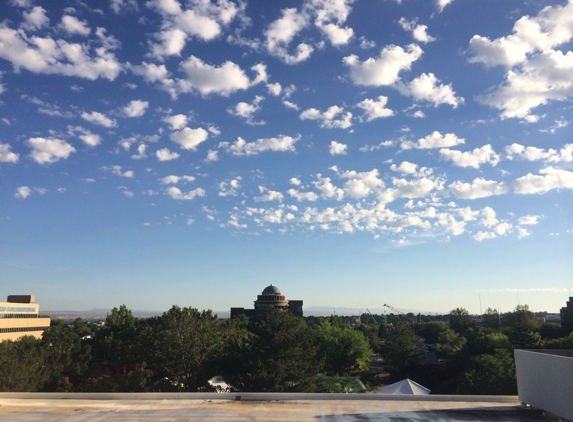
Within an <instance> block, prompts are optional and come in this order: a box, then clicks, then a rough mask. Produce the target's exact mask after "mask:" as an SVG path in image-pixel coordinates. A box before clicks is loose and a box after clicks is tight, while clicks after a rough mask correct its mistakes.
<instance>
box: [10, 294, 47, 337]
mask: <svg viewBox="0 0 573 422" xmlns="http://www.w3.org/2000/svg"><path fill="white" fill-rule="evenodd" d="M39 313H40V305H38V304H37V303H35V297H34V296H33V295H10V296H8V299H7V301H6V302H0V341H4V340H18V339H19V338H20V337H23V336H34V337H36V338H41V337H42V333H43V332H44V330H45V329H46V328H48V327H49V326H50V318H40V316H39Z"/></svg>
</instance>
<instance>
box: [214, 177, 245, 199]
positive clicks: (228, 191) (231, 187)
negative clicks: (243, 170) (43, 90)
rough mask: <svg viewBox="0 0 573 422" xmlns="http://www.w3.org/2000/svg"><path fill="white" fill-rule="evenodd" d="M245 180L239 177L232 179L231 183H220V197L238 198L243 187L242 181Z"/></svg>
mask: <svg viewBox="0 0 573 422" xmlns="http://www.w3.org/2000/svg"><path fill="white" fill-rule="evenodd" d="M242 180H243V179H242V178H241V176H238V177H236V178H234V179H231V180H229V181H223V182H221V183H219V186H218V188H219V193H218V195H219V196H222V197H225V196H237V195H238V194H239V193H238V191H237V190H238V189H239V188H240V187H241V181H242Z"/></svg>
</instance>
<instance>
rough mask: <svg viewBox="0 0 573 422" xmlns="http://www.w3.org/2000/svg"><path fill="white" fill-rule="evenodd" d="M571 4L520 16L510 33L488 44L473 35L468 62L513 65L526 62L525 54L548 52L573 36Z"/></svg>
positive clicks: (572, 4)
mask: <svg viewBox="0 0 573 422" xmlns="http://www.w3.org/2000/svg"><path fill="white" fill-rule="evenodd" d="M571 16H573V2H571V1H568V2H567V4H565V5H562V6H561V5H555V6H548V7H545V8H544V9H543V10H541V12H539V14H538V15H537V16H534V17H530V16H523V17H521V18H520V19H519V20H517V21H516V22H515V24H514V26H513V34H511V35H508V36H506V37H500V38H497V39H494V40H493V41H491V40H490V39H489V38H486V37H482V36H480V35H474V36H473V37H472V39H471V40H470V49H471V50H472V51H473V53H474V56H473V57H472V58H470V60H469V61H470V62H473V63H476V62H477V63H483V64H485V65H486V66H497V65H503V66H507V67H512V66H515V65H517V64H519V63H523V62H525V61H526V60H527V55H528V54H530V53H534V52H536V51H544V50H549V49H551V48H553V47H555V46H558V45H561V44H563V43H566V42H568V41H570V40H571V38H572V37H573V26H572V25H571V22H572V19H571Z"/></svg>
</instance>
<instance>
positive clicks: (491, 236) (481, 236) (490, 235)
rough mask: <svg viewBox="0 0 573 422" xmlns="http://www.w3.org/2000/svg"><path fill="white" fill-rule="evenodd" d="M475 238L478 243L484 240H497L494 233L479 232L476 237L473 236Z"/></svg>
mask: <svg viewBox="0 0 573 422" xmlns="http://www.w3.org/2000/svg"><path fill="white" fill-rule="evenodd" d="M473 238H474V239H475V240H477V241H478V242H481V241H482V240H486V239H495V238H496V235H495V233H493V232H482V231H480V232H477V233H476V234H475V235H473Z"/></svg>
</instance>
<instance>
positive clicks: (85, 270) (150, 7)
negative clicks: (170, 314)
mask: <svg viewBox="0 0 573 422" xmlns="http://www.w3.org/2000/svg"><path fill="white" fill-rule="evenodd" d="M0 16H2V22H1V23H0V282H1V283H0V285H1V286H2V289H0V290H2V292H0V293H2V294H3V295H8V294H35V295H36V298H37V301H38V302H39V303H40V304H41V306H42V309H45V310H64V309H67V310H69V309H74V310H86V309H90V308H109V307H113V306H119V305H120V304H123V303H125V304H126V305H127V306H128V307H130V308H132V309H139V310H166V309H168V308H169V307H170V306H171V305H173V304H177V305H181V306H193V307H197V308H199V309H214V310H217V311H223V310H227V309H228V308H229V307H231V306H244V307H250V306H251V305H252V301H253V300H254V299H255V298H256V295H257V294H259V293H260V291H261V290H262V289H263V288H264V287H265V286H267V285H268V284H270V283H273V284H275V285H278V286H279V287H280V288H281V290H282V291H283V293H284V294H285V295H286V296H287V298H291V299H303V300H304V301H305V307H309V306H328V307H332V308H333V310H335V309H336V308H337V307H353V308H359V309H366V308H369V309H381V308H382V307H383V304H384V303H388V304H390V305H392V306H394V307H396V308H400V309H403V310H412V311H422V312H438V313H442V312H448V311H450V310H451V309H453V308H456V307H465V308H467V309H468V310H470V312H473V313H478V312H479V311H480V301H481V307H482V309H483V310H484V311H485V309H486V308H487V307H491V308H499V309H501V310H502V311H509V310H511V309H513V308H514V307H515V306H516V305H517V304H518V303H520V304H529V305H530V307H531V308H532V309H534V310H538V311H542V310H546V311H549V312H558V310H559V308H560V307H561V306H564V304H565V302H566V300H567V297H568V296H569V294H570V290H569V289H570V288H571V287H573V280H572V275H573V271H572V270H573V264H572V262H573V260H572V259H571V256H572V252H573V248H572V244H573V242H572V241H573V218H572V215H573V213H572V211H573V210H572V205H573V201H572V197H571V190H572V189H573V139H572V136H571V135H572V130H571V127H572V125H571V122H572V119H573V107H572V105H573V102H572V100H573V51H572V47H573V42H572V39H573V18H572V17H573V1H572V0H570V1H564V0H560V1H523V0H506V1H502V2H501V1H498V0H483V1H479V2H478V1H472V2H467V1H461V0H436V1H428V0H401V1H398V0H355V1H352V0H303V1H286V2H274V1H262V0H251V1H238V0H237V1H232V0H219V1H208V0H189V1H185V2H183V1H177V0H150V1H147V2H138V1H134V0H110V1H103V0H102V1H97V2H82V1H79V0H78V1H71V0H70V1H60V2H57V5H55V3H53V2H48V1H33V0H11V1H5V2H2V4H1V5H0Z"/></svg>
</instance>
